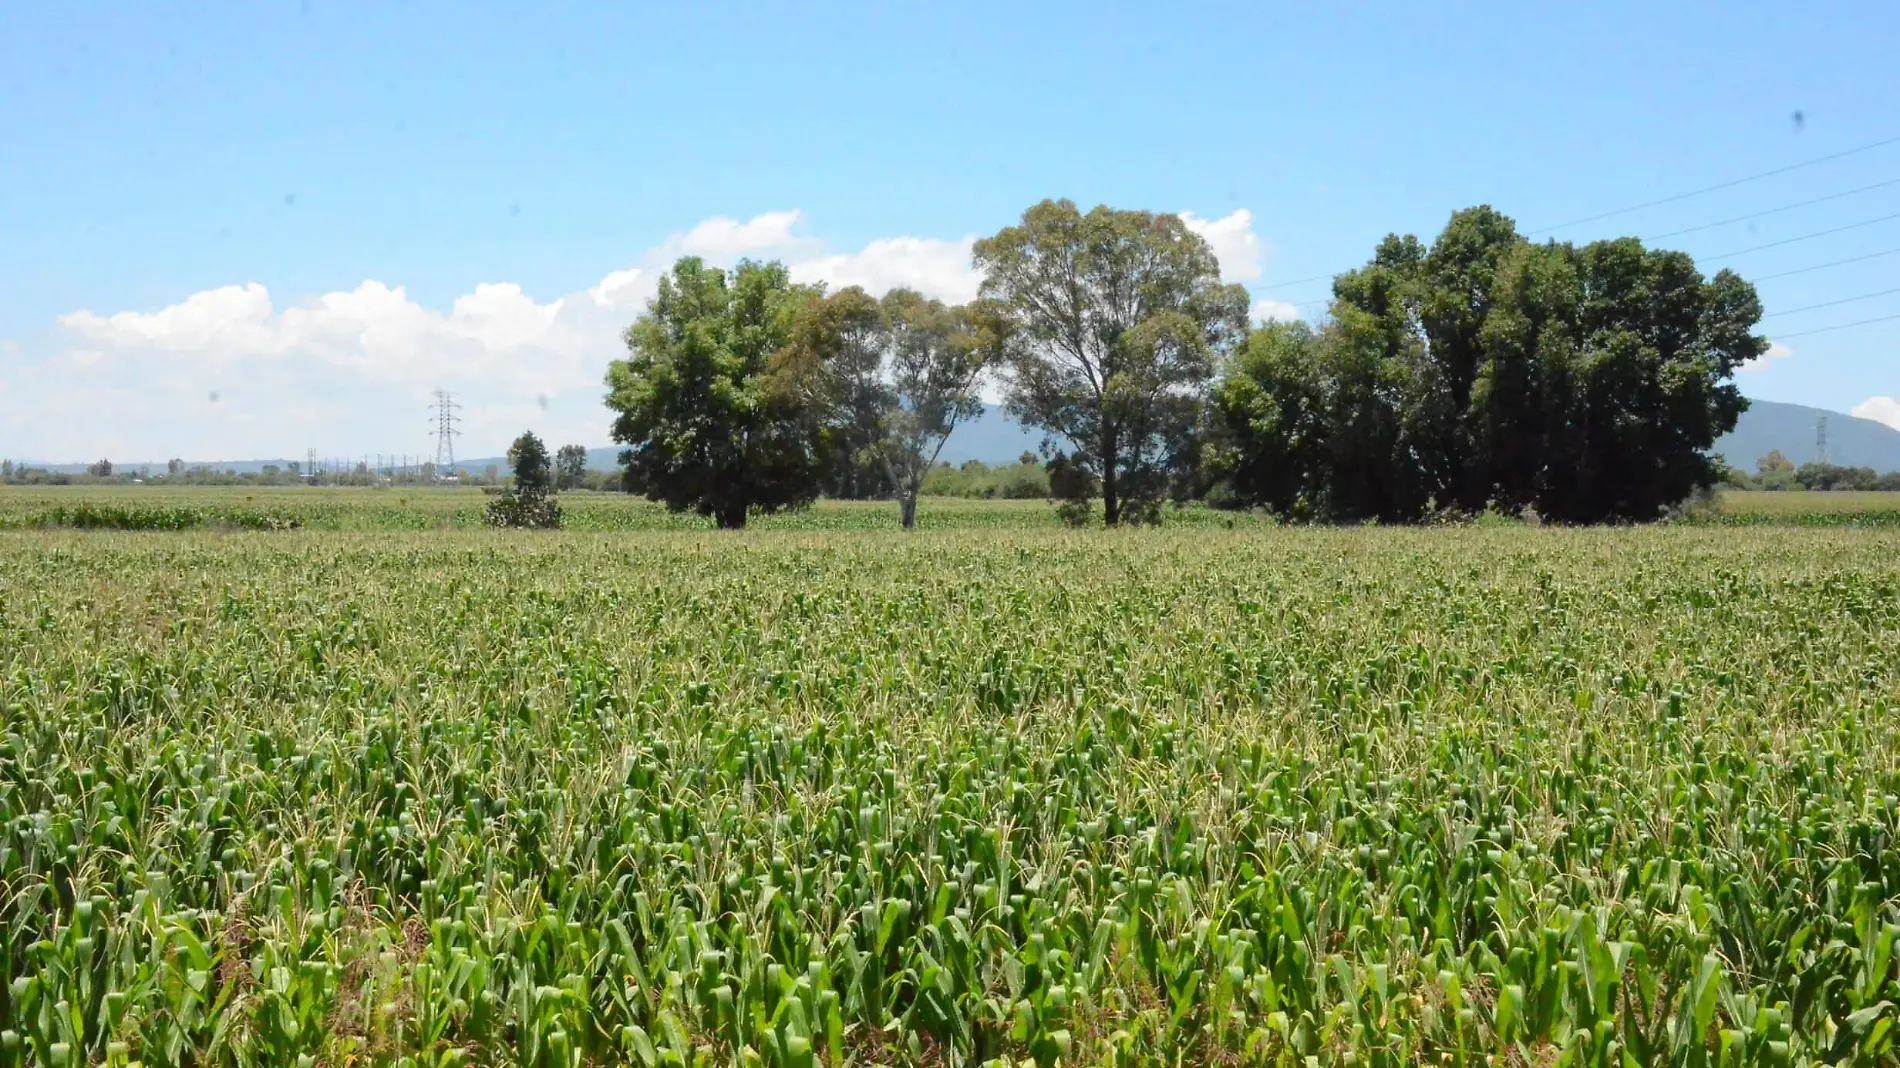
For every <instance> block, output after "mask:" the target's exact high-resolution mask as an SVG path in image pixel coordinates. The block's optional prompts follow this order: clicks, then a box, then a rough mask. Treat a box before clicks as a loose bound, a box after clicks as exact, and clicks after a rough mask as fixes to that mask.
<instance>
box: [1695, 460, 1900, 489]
mask: <svg viewBox="0 0 1900 1068" xmlns="http://www.w3.org/2000/svg"><path fill="white" fill-rule="evenodd" d="M1728 482H1729V484H1730V485H1734V486H1738V487H1740V488H1742V489H1751V490H1873V491H1880V492H1888V493H1891V492H1896V491H1900V471H1888V472H1886V473H1884V474H1883V473H1881V472H1879V471H1876V470H1874V469H1873V468H1871V467H1846V466H1843V465H1841V464H1830V463H1805V464H1802V465H1801V466H1800V467H1796V466H1795V465H1794V461H1793V460H1790V459H1788V458H1787V457H1786V456H1783V455H1782V454H1781V450H1780V449H1775V450H1773V451H1771V452H1770V453H1769V454H1768V455H1766V456H1764V457H1762V458H1761V459H1760V460H1758V461H1756V462H1755V473H1754V475H1752V476H1750V475H1748V474H1747V473H1745V472H1742V471H1730V472H1729V473H1728Z"/></svg>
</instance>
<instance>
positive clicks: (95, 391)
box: [0, 209, 1298, 462]
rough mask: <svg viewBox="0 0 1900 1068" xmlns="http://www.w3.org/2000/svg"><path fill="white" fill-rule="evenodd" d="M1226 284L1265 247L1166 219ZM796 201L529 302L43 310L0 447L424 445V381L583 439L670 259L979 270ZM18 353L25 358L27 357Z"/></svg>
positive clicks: (921, 287)
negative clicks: (823, 216) (843, 242)
mask: <svg viewBox="0 0 1900 1068" xmlns="http://www.w3.org/2000/svg"><path fill="white" fill-rule="evenodd" d="M1181 218H1182V220H1183V222H1185V223H1186V224H1187V226H1188V227H1189V228H1190V229H1192V230H1194V231H1195V232H1196V233H1199V234H1200V235H1202V236H1203V237H1204V238H1206V239H1207V241H1208V243H1209V245H1210V246H1211V247H1212V248H1213V249H1214V252H1215V254H1216V255H1217V256H1218V257H1219V259H1220V262H1221V271H1222V276H1223V278H1224V279H1225V280H1227V281H1230V282H1241V283H1249V282H1257V281H1258V280H1259V278H1260V277H1261V274H1262V270H1263V267H1264V258H1265V252H1266V246H1265V243H1264V242H1263V241H1262V240H1261V238H1260V236H1259V234H1258V233H1256V232H1255V229H1254V217H1253V214H1252V213H1251V212H1249V211H1247V210H1245V209H1241V210H1237V211H1234V212H1232V213H1230V214H1228V215H1226V216H1223V217H1220V218H1213V219H1209V218H1203V217H1201V216H1198V215H1196V214H1194V213H1193V212H1182V213H1181ZM804 222H805V218H804V215H803V214H802V213H801V212H800V211H798V210H790V211H774V212H766V213H764V214H761V215H756V216H754V217H752V218H750V219H746V220H743V221H742V220H737V219H730V218H725V217H715V218H711V219H706V220H704V221H702V222H700V223H698V224H697V225H695V226H693V227H692V228H690V229H688V230H685V231H682V232H678V233H675V234H673V235H671V236H670V237H668V238H667V239H666V240H665V241H663V242H661V243H660V244H658V245H656V246H654V247H653V248H650V249H648V250H646V252H645V253H643V254H642V255H641V256H640V257H639V258H638V259H637V260H636V261H635V263H634V264H633V265H632V266H629V267H627V268H625V269H622V270H617V271H614V272H612V273H609V274H608V275H606V276H605V277H604V278H602V279H601V280H600V281H599V282H598V283H596V284H595V285H593V286H590V287H588V288H586V289H584V290H581V291H579V292H575V293H569V294H567V295H565V296H561V297H558V298H556V299H554V300H552V301H548V302H545V303H544V302H541V301H539V300H537V299H535V298H534V297H533V296H531V295H530V294H528V293H526V292H524V291H523V290H522V288H521V287H520V286H519V285H516V284H514V283H511V282H493V283H487V282H485V283H482V284H479V285H477V286H475V287H474V288H473V290H471V291H470V292H468V293H466V294H464V295H462V296H460V297H458V298H456V299H455V300H454V302H453V303H451V304H450V306H449V307H448V308H446V309H438V308H430V307H426V306H424V305H422V304H420V303H418V302H417V301H415V300H414V299H413V298H411V297H410V296H409V295H408V293H407V292H406V291H405V290H404V288H403V286H402V285H400V284H395V285H392V284H388V283H385V282H382V281H378V280H374V279H368V280H365V281H363V282H362V283H361V284H359V285H358V286H356V288H354V289H350V290H340V291H335V292H329V293H323V294H319V295H316V296H313V297H308V298H303V299H291V300H287V301H286V300H282V299H280V298H279V297H278V296H276V295H274V294H272V293H271V292H270V291H269V289H267V288H266V287H265V286H264V285H262V284H260V283H257V282H244V283H233V284H230V285H224V286H219V287H216V288H213V289H207V290H202V291H200V292H197V293H192V294H189V295H188V296H186V297H184V298H183V299H181V300H178V301H177V302H175V303H172V304H169V305H167V306H165V307H162V308H159V309H157V310H155V311H133V310H124V311H114V312H105V313H101V312H97V311H93V310H90V309H80V310H77V311H73V312H70V313H68V314H65V315H61V316H59V317H58V320H57V326H56V329H55V330H54V331H53V332H52V342H51V344H50V345H49V346H48V347H47V349H46V351H45V352H43V353H39V354H34V353H29V352H23V351H22V346H20V345H19V344H17V343H15V342H11V341H8V342H4V343H0V352H4V353H5V354H6V355H7V357H8V359H7V361H6V362H7V364H8V365H9V366H8V368H7V369H6V370H5V371H4V372H0V434H3V435H4V440H0V451H4V452H9V453H12V454H15V455H22V456H26V457H29V458H32V459H38V460H52V461H56V462H69V461H77V460H86V459H96V458H98V457H99V456H101V455H104V456H109V457H112V458H114V459H117V460H121V461H130V462H162V461H163V460H164V459H167V458H169V457H173V456H178V457H182V458H185V459H188V460H214V459H240V458H254V457H289V458H294V457H296V456H300V455H302V453H303V451H304V449H305V448H306V447H309V448H315V449H317V450H318V452H319V453H320V454H323V455H340V454H345V453H347V454H348V455H351V456H356V455H359V454H362V453H364V452H371V453H374V452H382V453H389V452H392V451H393V452H408V453H416V454H420V453H424V452H428V451H430V450H431V449H432V448H433V438H432V437H431V434H430V424H429V421H428V412H427V410H426V409H427V405H428V403H429V400H430V395H431V392H432V391H433V390H436V389H449V390H452V391H454V392H455V394H456V396H457V399H458V400H459V401H460V402H461V403H462V404H463V406H464V407H463V412H462V414H463V416H464V419H465V422H464V426H463V434H464V437H463V441H462V443H461V444H460V445H459V446H458V449H457V452H458V454H461V455H485V454H490V453H495V452H499V451H500V450H501V448H502V447H503V446H505V444H506V442H507V441H508V440H509V439H510V438H512V437H513V436H514V435H515V434H517V433H519V432H520V431H521V429H522V428H524V427H526V428H530V429H533V430H535V431H536V432H537V433H540V434H541V435H542V436H543V437H545V438H548V439H549V440H550V441H551V442H559V443H566V442H579V443H583V444H587V445H600V444H604V443H606V441H607V426H608V423H609V419H608V416H607V414H606V409H605V408H604V407H603V406H602V404H601V395H602V392H603V387H602V385H601V379H602V377H603V375H604V374H605V372H606V368H607V362H608V361H609V360H612V359H614V358H616V357H618V356H619V355H620V354H621V352H622V351H623V350H622V347H621V341H620V335H621V333H622V331H624V330H625V328H626V327H627V325H628V324H630V323H631V322H632V321H633V320H634V318H635V317H637V316H638V315H639V313H640V312H641V311H642V310H643V309H644V307H645V305H646V302H647V300H648V299H649V298H650V297H651V296H652V295H653V292H654V290H655V288H656V287H657V285H658V279H659V276H660V275H661V274H662V273H664V272H665V270H666V269H667V268H668V267H669V266H670V265H671V264H672V263H673V261H674V260H675V259H676V258H678V257H679V256H681V255H696V256H700V257H703V258H704V259H706V260H707V261H709V262H712V263H716V264H719V265H722V266H725V265H730V264H732V263H735V262H737V261H738V260H740V259H742V258H748V257H750V258H759V259H779V260H783V261H784V262H785V263H786V264H787V266H788V268H789V269H790V271H791V275H792V277H793V278H794V279H795V280H797V281H800V282H822V283H824V284H826V285H827V286H829V287H830V288H833V289H837V288H842V287H845V286H852V285H857V286H862V287H864V288H865V289H866V290H868V291H870V292H873V293H882V292H884V291H886V290H889V289H891V288H894V287H898V286H908V287H910V288H912V289H916V290H918V291H920V292H922V293H924V294H926V295H928V296H932V297H937V298H939V299H942V300H945V301H952V302H961V301H967V300H969V299H971V298H972V297H974V296H975V295H976V292H977V286H978V283H979V281H980V278H979V276H978V274H977V272H976V270H975V268H974V267H973V266H972V263H971V248H972V245H973V244H974V243H975V237H974V236H973V235H972V236H965V237H962V238H958V239H954V240H946V239H938V238H924V237H912V236H899V237H889V238H880V239H878V240H874V241H871V242H870V243H868V244H866V245H865V246H864V247H863V248H860V249H858V250H856V251H843V252H841V251H835V250H832V249H831V248H829V246H828V245H827V243H826V242H824V241H823V240H821V239H819V238H816V237H812V236H810V235H808V234H806V233H804V232H803V224H804ZM1297 313H1298V309H1297V308H1296V307H1294V306H1293V305H1291V304H1286V303H1283V302H1280V301H1275V300H1271V299H1265V298H1258V297H1257V298H1256V300H1255V303H1254V306H1253V314H1254V316H1255V318H1257V319H1263V320H1264V319H1271V318H1279V319H1290V318H1294V317H1296V316H1297ZM36 356H37V358H36Z"/></svg>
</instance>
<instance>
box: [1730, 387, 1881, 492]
mask: <svg viewBox="0 0 1900 1068" xmlns="http://www.w3.org/2000/svg"><path fill="white" fill-rule="evenodd" d="M1823 417H1825V418H1826V419H1827V459H1828V462H1829V463H1833V464H1839V465H1841V466H1842V467H1871V468H1873V469H1874V470H1876V471H1881V472H1886V471H1900V430H1895V429H1894V428H1892V427H1890V426H1888V425H1886V424H1885V423H1876V422H1874V421H1873V420H1872V419H1857V418H1855V417H1854V416H1851V415H1844V414H1842V413H1840V412H1830V411H1828V410H1827V409H1825V408H1809V407H1806V406H1804V405H1800V404H1782V403H1779V402H1777V401H1764V400H1758V401H1750V402H1749V405H1748V411H1746V412H1743V413H1742V417H1741V418H1740V419H1738V420H1736V423H1735V429H1734V430H1733V431H1731V432H1729V433H1727V434H1724V435H1723V436H1722V437H1720V438H1717V439H1716V441H1715V449H1714V451H1715V453H1716V454H1717V455H1719V456H1721V457H1722V458H1723V459H1724V460H1726V461H1728V465H1729V466H1730V467H1733V468H1736V469H1737V470H1740V471H1744V472H1747V473H1748V474H1751V475H1752V474H1754V473H1755V461H1757V460H1759V459H1761V458H1762V457H1764V456H1766V455H1768V454H1769V453H1771V452H1773V451H1775V450H1777V449H1779V450H1781V455H1783V456H1786V457H1787V458H1788V459H1789V460H1790V461H1792V462H1793V463H1795V464H1805V463H1808V462H1809V461H1811V460H1813V459H1814V458H1815V457H1814V430H1815V422H1816V421H1817V420H1819V419H1821V418H1823Z"/></svg>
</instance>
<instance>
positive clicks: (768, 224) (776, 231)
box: [679, 209, 816, 262]
mask: <svg viewBox="0 0 1900 1068" xmlns="http://www.w3.org/2000/svg"><path fill="white" fill-rule="evenodd" d="M803 218H804V213H803V212H800V211H798V210H796V209H794V210H792V211H768V212H766V213H764V214H763V215H754V216H753V217H752V218H750V219H747V220H746V221H745V222H740V221H738V220H737V219H728V218H726V217H724V216H716V217H714V218H711V219H707V220H706V221H705V222H702V223H700V224H699V225H698V226H695V227H693V228H692V229H691V230H688V231H686V233H685V234H683V235H681V236H680V238H679V249H680V251H681V252H683V253H685V254H686V255H689V256H703V257H705V258H706V259H709V260H717V261H721V262H724V261H728V260H733V259H737V258H739V257H741V256H750V255H755V254H757V253H761V252H782V251H784V250H786V249H791V248H796V247H799V246H801V245H805V246H810V245H815V244H816V242H814V241H812V240H811V239H809V238H800V237H797V236H794V235H793V233H792V228H793V227H795V226H797V225H798V223H799V222H800V221H801V220H802V219H803Z"/></svg>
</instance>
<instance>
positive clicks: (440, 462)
mask: <svg viewBox="0 0 1900 1068" xmlns="http://www.w3.org/2000/svg"><path fill="white" fill-rule="evenodd" d="M432 407H433V408H434V409H435V416H434V418H433V422H434V423H435V473H436V477H437V478H443V477H446V476H448V475H449V474H450V473H451V472H453V470H454V469H455V436H456V435H457V434H460V433H461V431H459V430H457V429H455V424H457V423H459V422H461V421H462V417H461V416H459V415H456V414H455V413H456V412H458V411H460V410H461V408H462V406H461V405H459V404H457V403H455V395H454V394H452V393H450V392H448V391H447V390H443V389H438V390H436V391H435V404H434V405H432Z"/></svg>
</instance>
